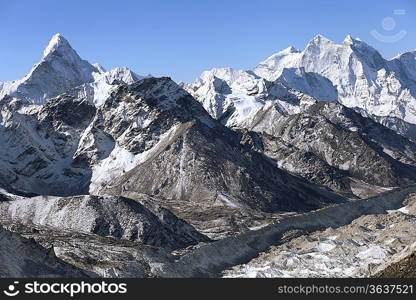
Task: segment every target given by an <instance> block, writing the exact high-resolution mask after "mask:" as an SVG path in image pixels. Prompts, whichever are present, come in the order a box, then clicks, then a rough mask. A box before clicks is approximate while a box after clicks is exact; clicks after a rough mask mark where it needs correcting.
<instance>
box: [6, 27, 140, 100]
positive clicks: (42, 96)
mask: <svg viewBox="0 0 416 300" xmlns="http://www.w3.org/2000/svg"><path fill="white" fill-rule="evenodd" d="M141 78H143V77H142V76H139V75H137V74H135V73H134V72H132V71H131V70H130V69H128V68H115V69H112V70H110V71H108V72H107V71H106V70H105V69H104V68H103V67H102V66H101V65H99V64H90V63H89V62H88V61H86V60H83V59H82V58H81V57H80V56H79V55H78V53H77V52H76V51H75V50H74V49H73V48H72V47H71V45H70V43H69V42H68V41H67V40H66V39H65V38H64V37H63V36H62V35H61V34H60V33H57V34H55V35H54V36H53V37H52V38H51V40H50V41H49V44H48V45H47V47H46V48H45V50H44V52H43V56H42V58H41V60H40V62H39V63H37V64H36V65H35V66H33V68H32V69H31V71H30V72H29V73H28V74H27V75H26V76H25V77H23V78H22V79H20V80H15V81H10V82H4V83H0V99H1V98H3V97H4V96H6V95H10V96H13V97H16V98H19V99H24V100H27V101H29V102H33V103H36V104H44V103H45V102H47V101H48V99H50V98H53V97H55V96H57V95H59V94H62V93H65V92H68V91H73V93H75V94H77V95H79V96H83V97H85V98H87V99H88V100H90V101H91V102H94V103H95V104H101V103H102V102H103V101H104V100H105V99H106V97H107V96H108V93H109V92H110V90H111V84H112V83H113V82H114V81H121V82H124V83H127V84H131V83H133V82H134V81H137V80H139V79H141ZM74 89H75V91H74Z"/></svg>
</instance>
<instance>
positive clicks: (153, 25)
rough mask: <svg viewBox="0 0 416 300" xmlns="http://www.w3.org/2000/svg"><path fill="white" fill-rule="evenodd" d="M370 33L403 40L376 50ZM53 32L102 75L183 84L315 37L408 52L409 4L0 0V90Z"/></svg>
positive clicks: (361, 0) (414, 39)
mask: <svg viewBox="0 0 416 300" xmlns="http://www.w3.org/2000/svg"><path fill="white" fill-rule="evenodd" d="M395 9H405V10H406V14H405V15H394V13H393V11H394V10H395ZM386 17H393V19H394V20H395V22H396V24H395V25H396V27H395V28H394V29H392V27H393V26H392V23H391V19H389V21H390V23H389V22H387V23H384V27H383V23H382V22H383V20H384V19H385V18H386ZM393 25H394V24H393ZM385 28H387V29H388V30H386V29H385ZM373 29H376V30H378V31H379V32H380V33H381V34H385V35H392V34H396V33H397V32H399V31H400V30H406V31H407V35H406V36H405V37H404V38H403V39H401V40H400V41H399V42H396V43H390V44H389V43H383V42H380V41H378V40H376V39H375V38H374V37H373V36H372V35H371V34H370V31H371V30H373ZM57 32H60V33H62V34H63V36H64V37H66V38H67V39H68V40H69V42H70V43H71V45H72V46H73V47H74V48H75V49H76V50H77V52H78V53H79V54H80V56H81V57H82V58H84V59H87V60H89V61H90V62H92V63H94V62H99V63H100V64H102V65H103V66H104V67H105V68H107V69H110V68H112V67H116V66H128V67H130V68H132V69H133V70H134V71H136V72H137V73H139V74H144V75H145V74H149V73H151V74H153V75H155V76H162V75H164V76H171V77H172V78H173V79H175V80H177V81H192V80H193V79H195V77H197V76H198V75H199V74H200V73H201V72H202V71H203V70H206V69H210V68H212V67H224V66H230V67H234V68H243V69H248V68H252V67H253V66H255V65H256V64H257V63H258V62H260V61H261V60H264V59H265V58H267V57H268V56H270V55H271V54H273V53H274V52H277V51H279V50H281V49H284V48H286V47H288V46H290V45H293V46H295V47H296V48H299V49H303V48H304V46H305V44H306V43H307V41H308V40H310V39H311V38H312V37H313V36H315V35H316V34H323V35H325V36H327V37H328V38H330V39H332V40H334V41H336V42H342V40H343V39H344V37H345V36H346V35H347V34H349V33H350V34H351V35H352V36H353V37H360V38H362V39H363V40H365V41H366V42H367V43H369V44H370V45H372V46H374V47H375V48H376V49H378V50H379V51H380V52H381V53H382V55H383V56H384V57H386V58H390V57H392V56H394V55H396V54H397V53H398V52H404V51H407V50H412V49H415V48H416V1H413V0H398V1H397V0H396V1H383V0H377V1H375V0H374V1H373V0H358V1H357V0H349V1H342V0H334V1H330V0H315V1H313V0H286V1H279V0H269V1H266V0H253V1H244V0H239V1H237V0H222V1H217V0H192V1H191V0H182V1H181V0H165V1H163V0H151V1H150V0H148V1H127V0H118V1H105V0H101V1H92V0H83V1H80V0H72V1H56V0H53V1H52V0H36V1H35V0H26V1H24V0H20V1H11V0H0V33H1V45H0V81H6V80H13V79H18V78H20V77H21V76H23V75H24V74H26V73H27V71H28V70H29V69H30V68H31V66H32V65H33V64H35V63H36V62H38V61H39V59H40V57H41V55H42V51H43V49H44V47H45V46H46V45H47V43H48V41H49V39H50V38H51V36H52V35H53V34H55V33H57Z"/></svg>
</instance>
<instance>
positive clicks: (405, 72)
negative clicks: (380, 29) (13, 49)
mask: <svg viewBox="0 0 416 300" xmlns="http://www.w3.org/2000/svg"><path fill="white" fill-rule="evenodd" d="M415 68H416V51H412V52H407V53H403V54H401V55H399V56H397V57H395V58H393V59H391V60H386V59H384V58H383V57H382V56H381V55H380V54H379V53H378V52H377V51H376V50H375V49H374V48H372V47H371V46H369V45H368V44H366V43H365V42H363V41H361V40H360V39H353V38H352V37H351V36H347V37H346V38H345V40H344V41H343V43H342V44H337V43H335V42H333V41H331V40H329V39H327V38H325V37H323V36H321V35H317V36H316V37H314V38H313V39H312V40H310V41H309V42H308V44H307V45H306V47H305V49H304V50H303V51H299V50H296V49H295V48H294V47H288V48H287V49H285V50H282V51H280V52H277V53H276V54H273V55H272V56H270V57H269V58H267V59H266V60H265V61H263V62H261V63H259V64H258V65H257V66H256V67H255V68H254V69H253V70H247V71H243V70H233V69H230V68H223V69H213V70H210V71H206V72H204V73H202V75H201V76H200V77H199V78H198V79H197V80H196V81H195V82H194V83H193V84H191V85H186V87H187V89H188V91H190V92H191V93H192V94H193V95H194V96H195V97H196V98H197V99H198V100H200V101H201V102H202V103H203V104H204V107H205V109H207V110H208V111H209V112H211V111H213V110H218V109H220V110H221V108H223V107H226V108H228V107H229V106H230V103H233V104H234V106H235V108H236V109H237V114H238V115H239V119H241V118H245V117H247V116H248V115H249V113H248V112H250V111H252V110H255V109H256V108H258V107H259V106H261V105H262V104H261V103H263V102H264V100H270V99H267V97H265V96H264V95H263V94H262V91H263V90H264V86H265V82H269V83H270V84H276V83H282V84H284V85H285V86H286V87H288V88H291V89H294V90H297V91H300V92H302V93H305V94H308V95H310V96H312V97H314V98H315V99H316V100H318V101H336V102H338V103H341V104H342V105H345V106H347V107H350V108H355V109H357V110H359V111H362V112H363V113H364V114H365V115H366V116H371V117H374V119H375V120H377V121H379V122H381V123H382V124H383V125H386V126H389V127H390V128H392V129H394V130H397V131H398V132H399V133H401V134H405V135H406V134H407V135H408V137H411V138H414V137H415V136H414V135H413V130H414V129H415V128H416V127H415V124H416V73H415ZM221 80H222V81H224V82H223V83H221V84H220V81H221ZM214 81H215V82H214ZM225 85H226V86H228V87H231V89H228V90H227V89H224V87H223V86H225ZM221 88H223V89H224V90H223V91H222V90H221ZM267 94H268V96H270V95H273V93H270V92H269V93H267ZM243 96H244V97H243ZM232 99H236V100H235V101H233V100H232ZM241 107H243V108H244V109H243V111H241V109H240V110H239V108H241ZM214 108H215V109H214ZM222 110H223V113H224V112H225V110H224V109H222ZM289 113H290V111H289ZM211 114H212V113H211ZM216 114H217V115H214V116H217V117H218V113H216ZM408 128H410V129H408Z"/></svg>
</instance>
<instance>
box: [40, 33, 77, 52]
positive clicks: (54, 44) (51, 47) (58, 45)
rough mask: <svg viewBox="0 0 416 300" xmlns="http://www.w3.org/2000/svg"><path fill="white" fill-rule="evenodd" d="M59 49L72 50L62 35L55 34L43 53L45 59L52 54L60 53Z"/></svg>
mask: <svg viewBox="0 0 416 300" xmlns="http://www.w3.org/2000/svg"><path fill="white" fill-rule="evenodd" d="M59 49H61V50H62V49H65V50H66V49H71V50H73V49H72V47H71V45H70V44H69V42H68V41H67V40H66V39H65V38H64V37H63V36H62V34H60V33H57V34H55V35H54V36H53V37H52V38H51V40H50V41H49V44H48V46H47V47H46V48H45V50H44V51H43V58H45V57H47V56H49V55H50V54H51V53H53V52H55V51H58V50H59Z"/></svg>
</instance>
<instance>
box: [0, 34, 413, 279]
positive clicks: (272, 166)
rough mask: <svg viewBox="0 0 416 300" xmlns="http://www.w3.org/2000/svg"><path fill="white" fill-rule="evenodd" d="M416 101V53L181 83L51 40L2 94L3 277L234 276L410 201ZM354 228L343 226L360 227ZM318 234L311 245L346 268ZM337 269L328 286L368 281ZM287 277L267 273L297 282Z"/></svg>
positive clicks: (358, 49)
mask: <svg viewBox="0 0 416 300" xmlns="http://www.w3.org/2000/svg"><path fill="white" fill-rule="evenodd" d="M415 93H416V52H408V53H405V54H402V55H400V56H398V57H396V58H393V59H392V60H386V59H384V58H382V57H381V55H380V54H379V53H378V52H377V51H376V50H374V49H373V48H372V47H370V46H369V45H367V44H365V43H364V42H363V41H361V40H359V39H353V38H352V37H350V36H348V37H347V38H346V39H345V40H344V42H343V43H342V44H336V43H334V42H332V41H330V40H328V39H326V38H325V37H323V36H316V37H315V38H313V39H312V40H311V41H310V42H309V43H308V44H307V46H306V48H305V49H304V50H303V51H298V50H296V49H294V48H293V47H289V48H287V49H285V50H283V51H280V52H278V53H276V54H274V55H272V56H271V57H269V58H268V59H266V60H265V61H264V62H261V63H260V64H259V65H257V66H256V67H255V68H254V69H253V70H234V69H232V68H216V69H212V70H209V71H205V72H203V73H202V75H201V76H200V77H199V78H198V79H197V80H196V81H195V82H193V83H180V84H177V83H175V82H174V81H172V80H171V79H170V78H167V77H162V78H155V77H151V76H140V75H137V74H136V73H134V72H133V71H131V70H130V69H128V68H115V69H113V70H110V71H106V70H104V68H103V67H101V66H100V65H99V64H90V63H89V62H87V61H85V60H82V59H81V58H80V57H79V55H78V54H77V52H76V51H75V50H74V49H73V48H72V47H71V46H70V44H69V42H68V41H67V40H66V39H65V38H64V37H63V36H62V35H60V34H57V35H55V36H54V37H53V38H52V39H51V41H50V42H49V45H48V46H47V47H46V49H45V51H44V53H43V56H42V58H41V60H40V62H39V63H38V64H36V65H35V66H34V67H33V68H32V69H31V71H30V72H29V73H28V74H27V75H26V76H25V77H23V78H22V79H20V80H16V81H12V82H4V83H0V143H1V144H2V147H1V148H0V235H2V236H3V237H4V238H5V241H6V242H7V244H4V245H2V244H0V266H2V263H3V261H6V259H5V257H6V256H7V257H11V258H12V259H13V263H14V264H15V265H16V267H14V268H13V267H10V266H9V265H7V266H6V267H4V268H0V276H6V277H7V276H14V277H20V276H40V275H42V274H43V275H44V276H49V275H50V276H104V277H124V276H128V277H154V276H161V277H163V276H168V277H172V276H174V277H189V276H208V277H212V276H222V275H223V274H222V272H226V275H227V276H239V275H238V274H241V273H243V274H246V273H247V272H251V270H253V269H255V270H258V268H260V269H261V268H262V265H263V264H264V262H263V261H262V260H254V261H252V262H251V263H250V264H247V268H245V267H244V264H246V263H248V262H249V261H250V260H251V259H253V258H255V257H257V256H258V255H259V254H260V253H262V252H264V251H266V250H267V249H269V248H270V247H271V246H273V247H274V246H277V245H279V244H281V243H284V244H285V245H287V246H290V245H291V244H290V243H292V241H291V239H295V238H297V237H302V236H303V235H306V236H307V238H308V237H309V234H311V236H314V232H315V231H316V230H325V229H326V228H329V227H333V226H347V225H348V224H349V223H351V222H352V221H353V220H355V219H358V218H359V217H361V216H363V215H366V214H370V213H380V214H384V213H386V214H388V210H391V209H394V210H396V209H398V208H399V207H401V206H403V207H404V206H406V205H407V206H406V207H413V206H412V205H411V204H409V203H407V202H406V203H404V202H405V200H406V199H413V200H414V199H416V198H414V197H408V196H409V195H410V194H412V193H414V192H415V188H414V186H415V184H416V143H415V138H416V106H415V105H416V99H415ZM386 199H387V200H386ZM388 199H390V200H391V199H393V200H394V201H393V200H391V201H390V200H388ZM413 200H406V201H413ZM377 203H379V204H377ZM412 209H413V208H412ZM401 212H402V211H398V213H397V218H396V217H395V220H398V221H400V222H403V224H402V225H403V228H410V227H411V226H413V223H414V220H413V219H412V220H410V221H409V220H408V219H406V218H403V216H402V215H400V214H399V213H401ZM403 219H406V220H403ZM369 220H370V221H371V222H373V221H372V220H376V221H377V220H378V218H370V219H369ZM361 221H362V220H360V222H361ZM376 221H374V222H376ZM412 222H413V223H412ZM387 223H388V222H387V221H386V224H387ZM390 223H391V222H390ZM390 223H388V224H390ZM414 225H416V224H414ZM363 226H364V225H363ZM350 227H351V226H350ZM350 227H348V226H347V227H345V228H342V229H340V230H339V231H340V232H343V231H350V230H359V228H361V227H362V226H361V227H357V228H358V229H357V228H356V227H354V226H352V228H353V229H351V228H350ZM369 230H370V229H369ZM385 232H392V234H393V233H395V232H396V231H394V230H390V229H389V230H387V231H385ZM377 234H379V232H377ZM315 235H316V234H315ZM283 237H284V238H283ZM27 238H31V240H30V241H31V243H33V244H27V242H26V239H27ZM325 238H327V239H329V241H327V242H325V243H323V244H320V243H312V244H313V245H315V244H317V245H318V246H319V247H321V246H322V245H323V247H324V248H325V249H320V250H319V251H318V252H325V253H326V252H329V251H333V255H331V254H325V255H327V257H336V256H337V253H339V248H337V245H338V244H337V242H336V241H335V238H334V239H331V238H330V237H325ZM407 239H408V240H407ZM407 239H406V241H407V242H409V243H410V242H412V241H413V240H412V239H413V237H408V238H407ZM293 241H294V242H293V243H296V242H297V241H298V240H293ZM414 241H416V237H415V238H414ZM414 241H413V242H414ZM339 243H341V244H342V243H343V244H342V245H344V244H345V245H347V244H348V243H349V240H342V241H341V240H340V241H339ZM341 244H339V245H341ZM22 245H25V246H22ZM328 245H329V246H328ZM345 245H344V246H345ZM357 245H358V244H357ZM357 245H355V244H351V245H350V244H348V247H352V248H353V250H351V253H356V252H357V251H358V252H359V253H362V252H363V251H364V252H365V251H367V250H368V249H367V248H366V249H367V250H366V249H364V248H358V247H362V245H358V246H357ZM401 245H402V244H400V245H397V246H395V245H392V246H389V247H388V249H390V250H391V251H399V248H400V247H401ZM309 246H310V245H309V244H305V245H303V244H302V247H309ZM19 247H21V249H22V250H21V251H22V257H21V258H19V257H18V256H16V255H14V254H13V251H11V250H10V249H16V248H19ZM31 247H32V248H34V249H36V251H32V252H31V251H30V248H31ZM236 247H237V248H236ZM340 247H341V246H340ZM345 247H347V246H345ZM374 247H381V246H380V245H378V244H375V246H374ZM374 247H373V248H374ZM283 248H284V249H285V251H286V250H287V248H285V247H283ZM373 248H371V249H373ZM48 249H50V250H48ZM272 249H273V251H272V252H270V253H267V254H265V255H263V256H262V257H270V256H273V255H275V254H274V251H280V250H276V249H280V248H272ZM377 249H378V248H377ZM382 249H385V248H382ZM386 249H387V248H386ZM337 251H338V252H337ZM369 251H370V250H369ZM383 251H384V250H383ZM386 251H387V250H386ZM370 252H371V251H370ZM45 253H47V255H48V257H49V258H48V260H47V261H43V257H44V256H45V255H46V254H45ZM331 253H332V252H331ZM365 253H366V252H365ZM225 254H226V255H225ZM276 255H279V254H276ZM292 257H294V259H298V260H299V261H303V260H304V259H305V258H304V256H302V254H299V253H289V254H287V253H286V254H285V256H284V259H282V261H285V264H287V263H288V261H290V259H291V258H292ZM334 259H335V258H334ZM97 261H104V262H105V263H103V264H99V263H96V262H97ZM344 261H345V264H344V265H342V268H344V269H342V270H339V272H338V271H337V272H335V273H331V274H338V275H339V274H340V275H339V276H343V275H345V274H361V275H362V274H364V275H368V272H367V271H366V272H364V271H362V270H363V265H360V264H358V263H357V261H356V260H355V259H353V258H351V257H345V259H344ZM94 262H95V263H94ZM366 262H367V263H369V262H370V261H369V260H368V261H366ZM371 262H372V263H377V264H380V265H381V264H382V260H377V261H376V262H374V260H371ZM28 263H33V264H36V265H37V266H38V267H37V269H36V272H35V271H33V274H25V273H24V272H27V271H26V269H25V265H26V264H28ZM51 264H53V265H54V266H51ZM240 264H243V267H239V268H233V267H235V266H236V265H240ZM333 264H334V262H333V263H332V265H333ZM259 265H260V267H258V266H259ZM265 265H266V266H267V267H269V264H268V263H267V262H266V263H265ZM306 265H307V266H308V268H312V267H311V266H312V265H313V264H307V263H305V266H306ZM328 265H331V264H328ZM273 268H276V266H273ZM348 268H355V269H354V270H350V269H348ZM289 269H290V272H289V271H287V270H286V269H284V270H283V269H281V270H280V269H277V270H272V271H270V272H266V274H280V275H281V274H292V276H296V275H299V272H301V271H300V270H298V269H296V268H295V269H294V270H292V269H291V268H289ZM312 269H313V270H314V268H312ZM346 269H348V271H346ZM1 270H4V271H1ZM227 270H228V271H227ZM242 270H243V271H242ZM325 270H327V269H325ZM292 271H293V272H292ZM1 272H3V273H1ZM256 272H257V271H256ZM311 272H314V271H311ZM325 272H326V271H325ZM68 274H69V275H68ZM80 274H81V275H80ZM236 274H237V275H236ZM256 274H257V273H256ZM259 274H264V273H262V272H260V273H259ZM293 274H294V275H293ZM311 274H312V273H311ZM325 274H328V273H323V275H322V276H324V275H325ZM364 275H362V276H364ZM270 276H271V275H270Z"/></svg>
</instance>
